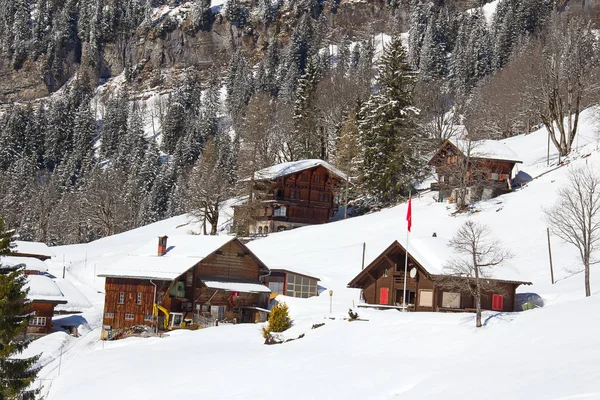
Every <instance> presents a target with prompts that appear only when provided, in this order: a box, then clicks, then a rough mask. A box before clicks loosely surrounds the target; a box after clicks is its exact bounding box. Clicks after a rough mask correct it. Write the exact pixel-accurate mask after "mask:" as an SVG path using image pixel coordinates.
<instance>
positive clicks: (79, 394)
mask: <svg viewBox="0 0 600 400" xmlns="http://www.w3.org/2000/svg"><path fill="white" fill-rule="evenodd" d="M594 111H595V110H587V111H586V112H584V113H583V115H582V119H581V121H580V123H581V133H580V134H581V136H580V138H579V140H578V142H577V143H576V144H577V146H578V149H577V150H576V151H575V153H574V154H573V155H572V156H571V157H570V159H569V160H567V161H570V162H569V163H567V164H566V165H565V166H562V167H559V168H557V167H556V163H557V155H556V152H555V151H554V150H552V149H551V154H550V165H549V166H547V165H546V150H547V148H546V145H547V134H546V131H545V130H543V129H542V130H540V131H537V132H535V133H533V134H531V135H528V136H519V137H515V138H511V139H508V140H505V141H504V143H505V144H506V145H507V146H509V147H510V148H512V149H513V150H514V151H515V152H516V153H517V154H518V155H519V156H520V157H521V159H522V160H523V164H520V165H519V167H518V168H519V171H521V173H522V174H527V175H529V176H531V178H533V180H531V181H530V182H529V183H528V184H527V185H525V186H524V187H523V188H522V189H519V190H517V191H515V192H513V193H511V194H508V195H505V196H502V197H499V198H496V199H493V200H490V201H485V202H480V203H478V204H477V205H476V208H477V210H478V212H476V213H474V214H472V215H470V216H468V215H460V216H456V217H453V216H451V212H452V211H453V209H452V206H450V205H448V204H445V203H438V202H435V198H434V197H435V195H434V194H433V193H426V194H423V195H422V196H421V197H420V198H414V200H413V233H412V234H411V240H413V239H417V238H431V235H432V233H433V232H436V233H437V235H438V237H439V238H449V237H451V236H452V235H453V234H454V233H455V232H456V230H457V229H458V227H459V226H460V225H461V224H462V223H464V221H466V220H467V219H468V218H472V219H473V220H476V221H478V222H482V223H484V224H487V225H489V226H490V227H491V228H492V230H493V233H494V235H495V236H497V237H498V238H499V239H501V240H502V242H503V243H504V245H505V246H506V247H508V248H510V250H511V251H512V253H513V254H514V258H513V259H512V260H511V264H512V265H513V266H516V267H517V268H518V271H519V274H520V276H521V277H522V279H524V280H528V281H532V282H533V283H534V285H533V286H525V287H521V288H520V289H519V292H533V293H537V294H539V295H540V296H542V297H543V299H544V301H545V307H544V308H541V309H536V310H532V311H527V312H521V313H496V312H487V313H485V315H484V320H485V326H484V327H483V328H481V329H479V330H477V329H475V328H474V316H473V315H471V314H427V313H408V314H402V313H399V312H397V311H395V310H390V311H376V310H367V309H362V308H361V309H358V313H359V314H360V316H361V318H363V319H366V320H368V321H356V322H348V321H346V320H344V319H343V318H344V317H345V316H347V311H348V309H349V308H350V307H353V306H355V305H356V304H357V301H358V295H359V292H358V291H357V290H355V289H347V288H346V284H347V283H348V282H349V281H350V280H351V279H352V278H353V277H354V276H355V275H356V274H357V273H358V272H359V271H360V269H361V260H362V249H363V243H364V244H366V260H365V261H366V263H367V264H368V263H369V262H370V261H371V260H373V259H374V258H375V257H376V256H377V255H379V253H380V252H381V251H382V250H383V249H385V248H386V247H387V246H388V245H389V244H390V243H391V242H392V241H393V240H396V239H397V240H400V241H405V240H406V236H405V234H406V223H405V215H406V205H405V204H402V205H399V206H397V207H394V208H390V209H385V210H382V211H380V212H377V213H374V214H371V215H367V216H363V217H357V218H352V219H348V220H345V221H340V222H336V223H330V224H327V225H322V226H312V227H305V228H300V229H296V230H293V231H288V232H282V233H276V234H271V235H269V236H268V237H266V238H263V239H259V240H255V241H253V242H251V243H250V245H249V246H250V247H251V249H252V250H253V251H254V252H255V253H256V254H257V255H258V256H259V257H261V258H262V259H263V260H264V261H265V263H266V264H267V265H268V266H270V267H272V268H289V269H293V270H297V271H299V272H304V273H307V274H309V275H314V276H317V277H320V278H321V282H320V286H321V294H320V296H318V297H314V298H311V299H295V298H286V297H284V296H281V297H280V300H282V301H285V302H287V304H288V305H289V306H290V311H291V314H292V317H293V319H294V326H293V327H292V328H291V329H290V330H289V331H288V332H286V334H285V336H286V337H288V338H294V337H297V336H299V335H301V334H305V337H304V338H302V339H299V340H295V341H292V342H289V343H286V344H282V345H275V346H265V345H263V344H262V343H263V339H262V337H261V334H260V328H261V327H260V325H237V326H220V327H217V328H209V329H204V330H200V331H196V332H182V331H181V332H173V333H171V334H170V335H169V337H165V338H160V339H126V340H122V341H118V342H106V343H104V342H100V341H99V340H98V338H99V326H100V323H101V322H100V317H101V315H102V306H103V304H102V302H103V294H102V290H103V280H102V279H101V278H95V273H96V274H97V273H100V272H101V270H102V269H103V268H106V267H107V266H109V265H111V263H113V262H115V261H116V260H118V259H120V258H121V257H122V256H123V255H125V254H128V252H130V251H131V250H132V249H135V248H136V247H139V246H140V245H143V244H145V243H147V242H148V240H151V239H152V238H153V237H156V236H158V235H161V234H167V235H170V234H175V233H187V232H189V231H196V232H198V231H199V227H198V226H197V224H193V223H190V222H189V219H188V217H187V216H180V217H176V218H171V219H169V220H165V221H161V222H158V223H155V224H152V225H149V226H146V227H143V228H139V229H136V230H133V231H130V232H126V233H123V234H120V235H115V236H113V237H108V238H104V239H101V240H98V241H96V242H93V243H90V244H86V245H74V246H64V247H58V248H54V249H53V250H54V252H55V253H56V257H55V258H54V259H53V260H54V261H53V264H52V267H51V272H52V273H53V274H54V275H55V276H57V277H60V276H62V275H60V274H59V273H62V265H63V264H62V263H63V261H62V260H63V256H64V260H65V265H66V266H67V268H66V281H68V282H69V283H70V284H71V285H73V286H74V287H76V288H77V290H78V291H79V292H80V293H82V294H83V295H84V296H85V297H86V298H87V300H88V301H89V303H90V304H91V305H92V307H91V308H88V309H86V312H84V313H83V314H81V315H78V316H77V317H73V316H71V317H66V318H71V319H72V321H68V322H71V324H72V323H77V322H79V323H80V324H81V327H82V329H81V330H82V333H83V336H82V337H80V338H76V339H75V338H71V337H68V336H66V335H65V334H64V333H54V334H52V335H49V336H47V337H45V338H42V339H40V340H38V341H36V342H35V343H34V344H33V345H32V346H31V347H30V349H28V353H27V354H35V353H38V352H40V351H43V352H44V353H43V356H42V364H43V365H45V367H44V368H43V369H42V371H41V374H40V376H41V378H42V380H41V381H40V382H39V383H40V384H41V385H43V386H44V390H43V393H48V399H60V400H63V399H80V398H86V399H101V398H105V397H106V396H107V395H110V394H111V393H119V397H120V398H144V399H160V398H166V397H178V396H184V395H189V394H192V393H194V394H196V393H197V394H198V395H202V396H204V397H206V398H211V399H230V398H231V399H232V398H260V399H262V398H273V397H275V396H285V397H286V398H290V399H296V398H298V399H300V398H314V397H317V396H318V397H321V398H328V399H337V398H339V399H342V398H359V397H360V398H375V399H384V398H393V397H400V396H404V395H406V396H409V397H410V398H419V399H428V398H440V397H441V396H444V397H445V398H456V399H458V398H485V399H506V398H509V397H511V398H527V399H593V398H600V379H599V378H600V369H599V368H598V367H597V366H598V364H599V362H600V314H599V313H597V311H596V307H598V306H599V305H600V274H598V273H596V272H595V271H593V272H592V291H593V294H594V296H593V297H592V298H588V299H586V298H585V297H584V290H583V276H582V274H581V273H578V272H577V270H578V269H580V267H579V263H578V259H577V253H576V251H575V249H573V248H571V247H569V246H567V245H565V244H563V243H561V242H560V241H559V240H558V239H557V238H555V237H553V238H552V246H553V248H552V251H553V260H554V266H555V277H556V279H557V283H556V284H555V285H552V284H551V282H550V273H549V265H548V255H547V242H546V241H547V239H546V224H545V222H544V219H543V213H542V207H547V206H549V205H551V204H552V203H553V202H554V200H555V199H556V190H557V189H558V188H559V187H561V186H562V185H563V184H565V183H566V178H567V173H568V170H569V169H570V168H574V167H576V166H581V165H584V164H586V163H587V164H590V165H593V166H594V167H595V168H597V169H600V153H599V152H598V150H597V146H598V123H597V122H596V121H595V119H594V115H593V114H594ZM563 161H564V160H563ZM229 212H230V211H229ZM330 289H332V290H333V291H334V296H333V298H332V305H333V313H332V314H331V315H330V314H329V302H330V298H329V295H328V292H327V291H328V290H330ZM330 317H332V318H335V319H330ZM62 318H65V317H62ZM76 318H79V319H76ZM58 322H59V321H57V319H56V318H55V325H56V324H57V323H58ZM322 322H325V325H324V326H322V327H320V328H318V329H314V330H313V329H311V327H312V326H313V325H314V324H317V323H322ZM67 324H68V323H67ZM61 346H62V349H63V350H62V353H63V356H62V358H61V357H59V355H60V354H61V350H60V349H61ZM59 364H61V368H60V375H59V368H58V365H59ZM107 388H110V389H107Z"/></svg>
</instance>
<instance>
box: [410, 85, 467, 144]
mask: <svg viewBox="0 0 600 400" xmlns="http://www.w3.org/2000/svg"><path fill="white" fill-rule="evenodd" d="M415 103H416V106H417V107H418V108H419V109H420V110H421V113H420V115H419V117H420V120H421V122H420V124H419V125H420V127H421V129H423V130H424V131H425V133H426V134H427V136H429V137H431V138H432V139H434V140H435V142H436V145H441V144H442V143H444V141H445V140H446V139H450V138H452V137H453V136H455V135H456V133H457V126H456V125H457V122H458V115H459V114H460V111H459V110H457V109H456V107H457V103H456V102H455V101H454V96H453V95H452V93H450V91H448V90H447V89H443V88H442V89H440V83H439V82H419V83H418V84H417V86H416V88H415Z"/></svg>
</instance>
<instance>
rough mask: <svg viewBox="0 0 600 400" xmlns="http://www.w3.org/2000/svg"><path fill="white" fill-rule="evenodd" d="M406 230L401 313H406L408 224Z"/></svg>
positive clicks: (409, 194) (409, 192) (409, 193)
mask: <svg viewBox="0 0 600 400" xmlns="http://www.w3.org/2000/svg"><path fill="white" fill-rule="evenodd" d="M410 197H411V191H410V190H409V191H408V207H410V206H411V204H410V203H411V201H410V200H411V198H410ZM410 212H411V216H410V218H411V219H412V210H410ZM408 227H409V228H408V229H407V230H406V249H404V250H405V254H404V291H403V292H402V312H406V279H407V272H408V234H409V233H410V222H409V225H408Z"/></svg>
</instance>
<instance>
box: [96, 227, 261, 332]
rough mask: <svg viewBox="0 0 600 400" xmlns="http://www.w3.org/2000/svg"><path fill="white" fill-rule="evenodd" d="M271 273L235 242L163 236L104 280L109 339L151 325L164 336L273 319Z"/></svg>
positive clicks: (219, 238) (114, 268) (105, 329)
mask: <svg viewBox="0 0 600 400" xmlns="http://www.w3.org/2000/svg"><path fill="white" fill-rule="evenodd" d="M268 273H269V270H268V268H267V267H266V266H265V265H264V264H263V262H262V261H261V260H260V259H258V258H257V257H256V256H255V255H254V254H253V253H252V252H251V251H250V250H248V248H247V247H246V246H245V245H244V244H243V243H242V242H240V241H239V240H237V239H235V238H232V237H229V236H195V235H181V236H174V237H171V238H168V243H167V237H166V236H162V237H160V238H159V240H158V247H157V246H156V242H153V243H151V244H150V245H148V246H146V247H143V248H141V249H140V250H138V251H137V252H136V253H135V254H132V255H130V256H128V257H125V258H124V259H123V260H121V262H119V263H118V264H117V265H114V266H111V268H110V269H108V270H106V271H105V272H104V273H102V274H99V276H103V277H106V283H105V289H106V295H105V304H104V319H103V338H108V337H110V336H111V335H112V334H113V333H114V332H115V331H117V330H119V329H122V328H126V327H130V326H134V325H148V326H153V327H157V328H158V329H160V330H165V329H174V328H182V327H184V326H190V325H205V324H208V321H215V320H221V321H224V320H230V321H233V320H235V321H236V322H259V321H264V320H265V319H266V316H267V310H266V308H267V307H268V303H269V294H270V290H269V288H268V287H266V286H265V285H264V284H263V283H262V282H261V278H262V277H263V276H265V275H268Z"/></svg>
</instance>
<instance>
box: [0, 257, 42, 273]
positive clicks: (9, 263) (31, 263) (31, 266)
mask: <svg viewBox="0 0 600 400" xmlns="http://www.w3.org/2000/svg"><path fill="white" fill-rule="evenodd" d="M20 266H22V267H23V268H24V269H26V270H28V271H40V272H48V265H46V263H45V262H43V261H41V260H40V259H38V258H34V257H14V256H2V257H0V269H14V268H17V267H20Z"/></svg>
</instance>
